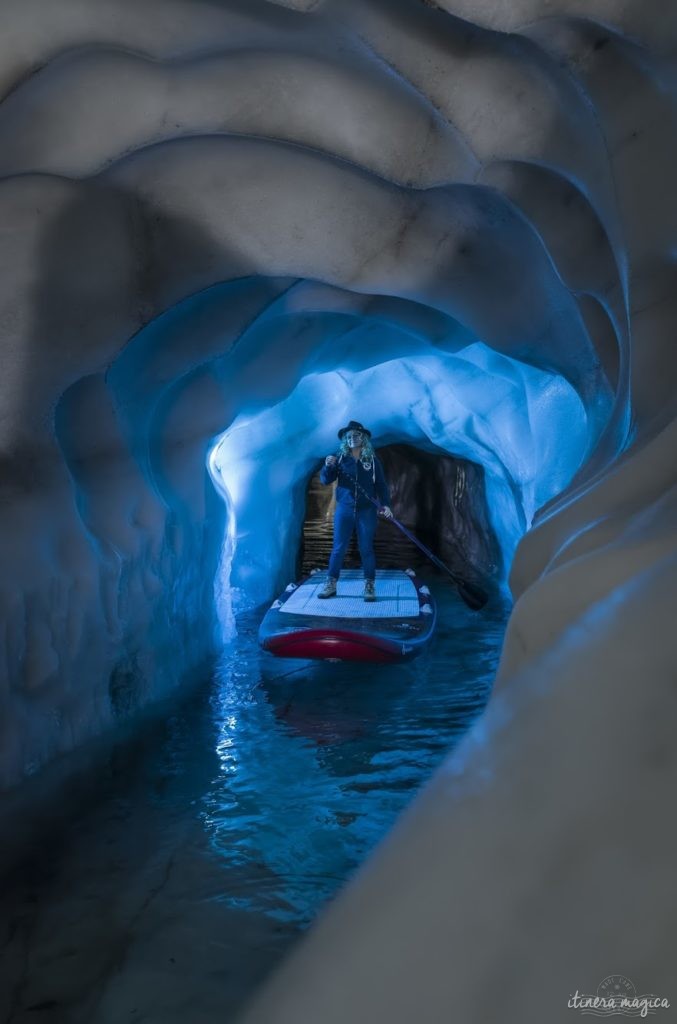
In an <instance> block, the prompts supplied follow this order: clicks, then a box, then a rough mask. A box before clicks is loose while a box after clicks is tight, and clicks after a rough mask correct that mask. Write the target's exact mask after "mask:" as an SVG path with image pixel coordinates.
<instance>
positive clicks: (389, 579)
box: [259, 569, 437, 662]
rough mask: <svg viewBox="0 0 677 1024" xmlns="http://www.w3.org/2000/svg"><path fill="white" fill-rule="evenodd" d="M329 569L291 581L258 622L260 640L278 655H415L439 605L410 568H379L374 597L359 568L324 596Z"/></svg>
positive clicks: (381, 658) (425, 639)
mask: <svg viewBox="0 0 677 1024" xmlns="http://www.w3.org/2000/svg"><path fill="white" fill-rule="evenodd" d="M326 581H327V574H326V572H320V571H319V570H315V571H314V572H312V573H311V574H310V576H306V577H305V579H303V580H301V582H300V583H298V584H296V583H290V584H289V586H288V587H287V589H286V590H285V592H284V593H283V594H282V595H281V596H280V597H279V598H278V599H277V600H276V601H274V602H273V604H272V605H271V607H270V608H269V609H268V611H267V612H266V615H265V616H264V619H263V622H262V623H261V626H260V628H259V643H260V644H261V646H262V647H263V648H264V649H265V650H266V651H270V652H271V653H272V654H275V655H277V656H278V657H280V658H324V659H329V660H331V661H375V662H393V661H403V660H405V659H407V658H412V657H413V656H414V655H415V654H418V653H419V651H420V650H421V649H422V648H423V647H424V645H425V644H426V643H427V642H428V640H429V639H430V637H431V636H432V634H433V630H434V629H435V622H436V619H437V611H436V608H435V602H434V600H433V597H432V595H431V593H430V591H429V589H428V587H426V586H425V584H424V583H423V581H422V580H420V579H419V578H418V576H416V574H415V573H414V571H413V570H412V569H407V570H406V571H402V570H400V569H377V570H376V600H375V601H365V600H364V598H363V591H364V576H363V574H362V572H361V571H360V570H357V569H347V570H343V571H342V572H341V576H340V578H339V581H338V593H337V596H336V597H330V598H325V599H323V598H320V597H318V594H319V592H320V591H321V590H322V588H323V587H324V584H325V583H326Z"/></svg>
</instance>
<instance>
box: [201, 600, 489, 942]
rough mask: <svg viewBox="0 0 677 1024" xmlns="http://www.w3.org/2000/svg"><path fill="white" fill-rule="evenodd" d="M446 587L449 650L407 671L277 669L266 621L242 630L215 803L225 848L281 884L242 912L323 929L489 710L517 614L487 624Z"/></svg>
mask: <svg viewBox="0 0 677 1024" xmlns="http://www.w3.org/2000/svg"><path fill="white" fill-rule="evenodd" d="M435 591H436V593H437V595H438V600H439V603H440V609H439V611H440V624H439V629H438V632H437V636H436V639H435V642H434V643H433V644H431V646H430V647H429V649H428V651H426V652H424V653H423V654H422V655H421V656H420V657H419V658H418V659H416V660H415V661H412V662H408V663H406V664H402V665H394V666H379V667H378V668H374V666H373V665H359V664H355V665H351V664H346V663H344V664H338V665H337V664H325V663H321V662H301V661H299V662H294V661H287V660H282V659H275V658H273V657H272V656H270V655H267V654H264V653H262V652H261V653H258V652H256V653H254V651H255V648H254V644H255V636H256V628H257V625H258V619H254V618H252V619H250V620H249V621H246V620H245V621H241V622H240V636H239V640H238V642H237V643H236V645H235V646H234V647H233V648H232V649H231V650H229V651H228V652H227V653H226V654H225V655H224V656H223V658H222V660H221V662H220V665H219V667H218V671H217V673H216V680H215V688H214V692H213V695H212V708H213V715H214V721H215V723H216V727H217V730H218V733H217V740H216V749H217V752H218V756H219V761H220V772H219V774H218V776H217V777H216V778H215V779H214V780H213V783H212V785H211V787H210V788H209V790H208V791H207V792H206V793H205V794H204V796H203V798H202V806H203V820H204V822H205V825H206V828H207V829H208V832H209V834H210V837H211V843H212V848H213V849H214V851H216V852H217V853H218V854H219V856H221V857H222V858H223V860H224V862H225V863H227V864H229V865H232V866H237V867H242V866H243V865H245V864H247V863H253V864H257V865H259V866H264V867H265V870H266V871H268V872H270V874H271V876H272V877H271V878H270V879H269V880H268V883H267V884H266V886H265V888H262V891H261V893H260V894H259V893H257V892H256V890H255V887H254V888H251V889H249V890H248V892H247V893H246V895H243V894H242V893H239V892H238V894H237V896H236V897H234V898H235V899H236V900H237V904H238V905H239V906H243V905H244V903H243V901H248V902H249V904H250V905H251V906H253V907H254V906H257V907H262V908H263V907H265V908H266V910H267V912H268V913H271V914H273V915H274V916H276V917H278V918H280V919H284V920H290V921H291V920H294V921H298V922H299V923H301V922H305V921H308V920H310V919H311V918H312V917H313V916H314V915H315V914H316V912H317V910H318V907H319V906H320V905H321V904H322V902H323V901H324V900H326V899H327V898H328V897H330V896H331V895H332V894H333V893H334V892H335V891H336V888H337V886H338V885H339V884H340V882H341V881H343V880H344V879H346V878H347V877H348V876H349V875H350V873H351V872H352V871H353V870H354V869H355V868H356V867H357V865H358V864H360V863H361V861H363V860H364V858H365V856H366V855H367V853H368V852H369V851H370V850H371V849H372V848H373V846H374V845H375V844H376V843H377V842H378V841H379V840H380V839H381V837H382V836H383V835H384V833H385V832H386V831H387V829H388V828H389V826H390V825H391V824H392V822H393V820H394V818H395V816H396V815H397V814H398V813H399V811H401V810H402V808H403V807H404V806H405V804H406V803H407V802H408V801H409V800H410V799H411V797H412V795H413V793H414V792H415V790H416V789H417V788H418V787H419V786H420V785H421V784H422V783H423V782H425V780H426V779H428V778H429V777H430V775H431V774H432V771H433V770H434V768H435V766H436V765H437V764H438V763H439V761H440V760H441V758H442V757H443V756H444V754H445V753H446V752H447V751H449V749H450V748H451V747H453V745H454V743H455V742H456V741H457V739H458V738H459V736H461V735H462V734H463V733H464V732H465V731H466V730H467V728H468V726H469V725H470V723H471V722H472V720H473V719H474V718H475V717H476V716H477V715H478V714H479V713H480V712H481V710H482V708H483V707H484V705H485V703H486V700H487V697H488V693H489V688H490V686H491V680H492V678H493V675H494V672H495V668H496V662H497V656H498V653H499V647H500V643H501V639H502V635H503V629H504V621H505V608H504V607H502V606H499V607H495V608H494V609H493V611H491V610H490V611H486V610H485V611H484V612H483V613H481V614H480V615H478V614H477V613H474V612H471V611H469V610H468V609H467V608H466V607H465V605H464V604H463V603H462V602H461V601H460V600H459V599H458V597H457V596H456V594H455V593H454V591H453V588H450V587H449V586H448V585H447V584H446V583H444V582H442V583H438V584H437V585H436V586H435ZM252 658H254V660H255V661H256V664H257V671H256V672H254V673H252V671H251V668H252ZM276 880H277V881H276ZM276 897H277V903H276V902H275V898H276Z"/></svg>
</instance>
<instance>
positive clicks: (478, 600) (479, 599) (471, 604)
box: [337, 463, 489, 612]
mask: <svg viewBox="0 0 677 1024" xmlns="http://www.w3.org/2000/svg"><path fill="white" fill-rule="evenodd" d="M337 467H338V471H339V473H340V474H341V475H342V476H343V477H345V479H346V480H349V481H350V484H351V485H353V484H354V485H355V486H356V487H358V488H359V489H360V491H362V494H363V495H364V496H365V498H367V500H368V501H370V502H371V503H372V505H375V506H376V508H377V509H378V510H379V512H380V511H381V509H382V507H383V506H382V505H380V504H379V502H378V501H376V499H375V498H372V497H371V495H370V494H367V492H366V491H365V489H364V487H362V485H361V484H359V483H358V482H357V480H353V478H352V477H351V476H349V475H348V474H347V473H346V472H345V471H344V470H342V469H341V465H340V463H338V464H337ZM388 522H390V523H393V524H394V525H395V526H397V528H398V529H399V530H401V531H402V533H403V534H404V536H405V537H407V538H408V539H409V540H410V541H411V542H412V543H413V544H415V545H416V547H417V548H420V550H421V551H422V552H423V554H424V555H426V556H427V557H428V558H429V559H430V561H431V562H432V563H433V565H436V566H437V568H438V569H441V570H442V572H446V573H447V575H448V576H451V578H452V580H453V581H454V583H455V584H456V586H457V588H458V592H459V595H460V596H461V598H462V599H463V601H465V603H466V604H467V606H468V608H472V610H473V611H475V612H476V611H479V610H480V609H481V608H484V606H485V604H486V603H487V601H488V600H489V595H488V594H487V592H486V591H485V590H483V589H482V588H481V587H477V586H475V584H474V583H468V582H466V581H465V580H462V579H461V578H460V577H459V576H457V575H456V573H455V572H452V570H451V569H450V568H449V566H448V565H445V564H444V562H443V561H442V559H441V558H438V557H437V555H434V554H433V553H432V551H430V550H429V549H428V548H427V547H426V546H425V544H422V543H421V541H420V540H419V539H418V537H415V536H414V534H413V533H411V531H410V530H408V529H407V527H406V526H404V525H403V524H402V523H401V522H400V521H399V519H395V516H391V517H390V518H389V520H388Z"/></svg>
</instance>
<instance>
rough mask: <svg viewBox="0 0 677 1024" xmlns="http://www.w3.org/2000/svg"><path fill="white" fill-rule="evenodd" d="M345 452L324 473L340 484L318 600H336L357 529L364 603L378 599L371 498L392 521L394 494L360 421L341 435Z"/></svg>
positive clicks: (374, 513) (322, 476) (324, 477)
mask: <svg viewBox="0 0 677 1024" xmlns="http://www.w3.org/2000/svg"><path fill="white" fill-rule="evenodd" d="M338 436H339V440H340V442H341V449H340V452H339V455H338V457H337V456H336V455H328V456H327V458H326V459H325V460H324V466H323V467H322V469H321V470H320V480H321V481H322V483H323V484H331V483H333V482H334V480H336V479H338V483H337V485H336V513H335V515H334V545H333V547H332V551H331V557H330V559H329V574H328V579H327V582H326V584H325V585H324V589H323V590H321V591H320V593H319V594H318V597H336V584H337V581H338V578H339V575H340V573H341V568H342V566H343V559H344V558H345V554H346V551H347V550H348V545H349V543H350V538H351V537H352V535H353V530H355V531H356V532H357V544H358V547H359V549H360V558H361V559H362V568H363V570H364V581H365V582H364V600H365V601H375V600H376V586H375V582H376V557H375V555H374V533H375V532H376V516H377V509H376V506H375V505H373V504H372V502H371V501H370V500H369V498H373V499H375V500H376V501H378V502H379V503H380V504H381V506H382V508H381V509H380V512H381V513H382V514H383V515H384V516H385V517H386V519H390V518H392V512H391V511H390V507H389V505H388V502H389V501H390V494H389V491H388V484H387V483H386V479H385V476H384V475H383V466H382V465H381V463H380V461H379V459H377V458H376V455H375V454H374V449H373V448H372V446H371V441H370V440H369V439H370V437H371V431H370V430H367V428H366V427H363V426H362V424H361V423H357V421H356V420H351V421H350V423H349V424H348V426H347V427H342V428H341V430H339V432H338Z"/></svg>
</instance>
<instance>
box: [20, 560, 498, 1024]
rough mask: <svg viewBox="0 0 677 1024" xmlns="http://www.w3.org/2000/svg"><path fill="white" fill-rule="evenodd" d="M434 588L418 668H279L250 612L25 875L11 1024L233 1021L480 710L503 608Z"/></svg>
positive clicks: (112, 765)
mask: <svg viewBox="0 0 677 1024" xmlns="http://www.w3.org/2000/svg"><path fill="white" fill-rule="evenodd" d="M431 587H432V588H433V589H434V593H435V595H436V597H437V600H438V607H439V617H438V629H437V633H436V636H435V638H434V640H433V642H432V643H431V645H430V646H429V648H428V650H427V651H426V652H425V653H423V654H422V655H421V656H420V657H419V658H418V659H417V660H415V661H413V662H410V663H409V664H406V665H398V666H393V667H388V666H373V665H371V666H360V665H357V666H353V665H349V664H321V663H309V662H305V663H301V662H292V661H284V660H277V659H275V658H273V657H272V656H271V655H268V654H265V653H264V652H262V651H260V650H259V648H258V646H257V643H256V633H257V629H258V623H259V621H260V618H261V614H262V612H259V613H258V614H251V615H248V616H246V617H244V618H242V619H240V621H239V624H238V625H239V636H238V639H237V641H236V642H235V643H234V644H233V645H232V646H231V647H230V648H229V649H228V650H227V652H226V653H224V655H223V657H222V658H221V660H220V662H219V664H218V666H217V670H216V672H215V674H214V677H213V678H212V679H211V680H210V681H209V684H208V685H205V686H204V687H203V688H202V690H200V691H199V692H197V693H194V694H193V695H192V696H191V697H190V698H189V699H187V700H184V701H183V702H182V703H181V704H176V705H175V706H174V707H173V708H171V709H170V713H169V714H168V716H167V718H166V719H165V720H164V721H162V722H156V723H155V724H154V725H152V726H148V727H146V729H145V732H144V737H143V741H140V740H137V741H136V742H135V743H133V744H128V745H127V746H122V747H119V748H118V749H116V751H115V755H114V756H113V757H112V758H109V759H108V760H107V762H106V766H105V770H103V771H102V773H101V778H100V780H99V781H98V782H97V784H96V787H95V792H94V793H93V794H92V798H91V799H90V800H89V801H88V803H87V807H86V809H83V808H82V807H81V808H80V809H79V810H77V811H76V810H74V809H72V810H70V811H69V813H68V815H67V816H66V823H65V825H64V827H63V830H62V832H61V833H60V834H59V835H58V836H53V837H51V838H50V841H49V843H46V844H42V845H41V847H40V848H39V849H37V850H36V851H34V854H33V856H32V857H31V859H30V861H29V862H27V863H26V865H25V866H24V867H23V868H22V870H21V871H20V872H18V873H17V875H16V877H14V878H13V879H12V885H11V889H10V891H9V893H8V895H7V898H6V899H5V902H4V908H5V909H4V914H5V925H6V927H5V932H4V935H5V940H6V942H5V946H4V950H3V958H2V965H1V966H0V983H2V984H1V988H2V991H3V993H4V996H3V998H4V999H5V1004H4V1005H2V1006H0V1010H2V1011H3V1013H4V1015H3V1014H0V1020H1V1019H6V1020H7V1021H8V1022H9V1021H11V1022H13V1024H15V1022H23V1021H29V1020H31V1021H32V1020H35V1019H37V1017H36V1013H37V1014H38V1016H39V1019H40V1020H42V1021H64V1022H71V1021H72V1022H75V1021H87V1022H88V1024H89V1022H92V1021H96V1022H99V1021H100V1022H103V1024H108V1022H110V1024H113V1022H115V1024H119V1022H121V1021H127V1020H130V1021H134V1020H144V1021H153V1022H155V1021H157V1022H160V1021H162V1022H163V1024H168V1022H173V1021H177V1022H178V1021H186V1020H188V1019H190V1021H191V1022H199V1021H203V1020H204V1021H208V1020H209V1021H214V1020H219V1021H227V1020H228V1019H230V1017H231V1015H232V1014H234V1012H235V1010H236V1009H237V1007H238V1006H239V1005H241V1003H242V1000H243V999H244V998H245V997H246V996H247V995H248V994H249V993H250V991H251V990H252V988H253V987H254V986H255V985H256V984H257V983H258V982H259V981H260V980H261V978H262V977H263V976H265V974H266V973H267V972H268V971H269V970H270V969H271V968H272V967H273V966H274V965H275V964H276V963H277V962H278V961H279V959H280V958H281V956H282V955H283V953H284V952H285V951H286V950H288V949H289V947H290V946H291V945H292V944H293V942H294V941H295V939H296V938H297V937H298V935H300V934H301V932H302V931H303V930H304V928H305V927H306V926H307V924H308V923H309V922H310V921H312V919H313V918H314V917H315V916H316V915H317V913H318V912H319V911H320V909H321V908H322V906H323V905H324V904H326V902H327V901H328V900H330V899H331V898H332V897H333V896H334V895H335V893H336V892H337V890H338V889H339V888H340V886H341V885H342V884H343V883H344V882H345V880H346V879H348V878H349V876H350V875H351V873H352V872H353V871H354V870H355V868H356V867H357V866H358V865H359V864H360V863H361V862H362V861H363V860H364V858H365V857H366V855H367V854H368V853H369V851H370V850H371V849H373V847H374V846H375V844H376V843H378V841H379V840H380V839H381V838H382V837H383V835H384V834H385V832H386V831H387V829H388V828H389V827H390V825H391V824H392V822H393V821H394V819H395V817H396V815H397V814H398V813H399V812H400V811H401V810H402V809H403V808H404V807H405V805H406V804H407V803H408V802H409V801H410V800H411V799H412V797H413V796H414V794H415V792H416V790H417V788H418V787H419V786H421V784H423V783H424V782H425V781H426V780H427V779H428V778H429V777H430V775H431V774H432V772H433V770H434V768H435V767H436V765H437V764H438V763H439V762H440V760H441V759H442V757H443V756H444V755H445V753H447V752H448V751H449V750H450V749H451V748H453V746H454V745H455V744H456V743H457V742H458V739H459V738H460V737H461V736H462V735H463V733H464V732H465V731H466V730H467V728H468V727H469V725H470V724H471V722H472V721H473V719H474V718H475V717H476V716H477V715H478V714H480V713H481V711H482V709H483V707H484V705H485V703H486V701H487V698H488V695H489V690H490V687H491V681H492V678H493V675H494V673H495V669H496V665H497V660H498V655H499V652H500V646H501V642H502V638H503V631H504V626H505V620H506V617H507V613H508V608H507V606H506V605H505V604H504V603H502V602H500V601H498V600H494V601H493V602H492V604H491V605H490V606H488V608H487V609H485V610H484V611H482V612H480V613H476V612H471V611H470V610H469V609H467V608H466V607H465V605H463V603H462V602H461V601H460V600H459V598H458V597H457V595H456V593H455V591H454V589H453V587H451V586H449V585H448V584H447V583H446V582H445V581H443V580H440V579H439V578H437V579H436V580H432V581H431ZM38 1011H39V1013H38Z"/></svg>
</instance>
